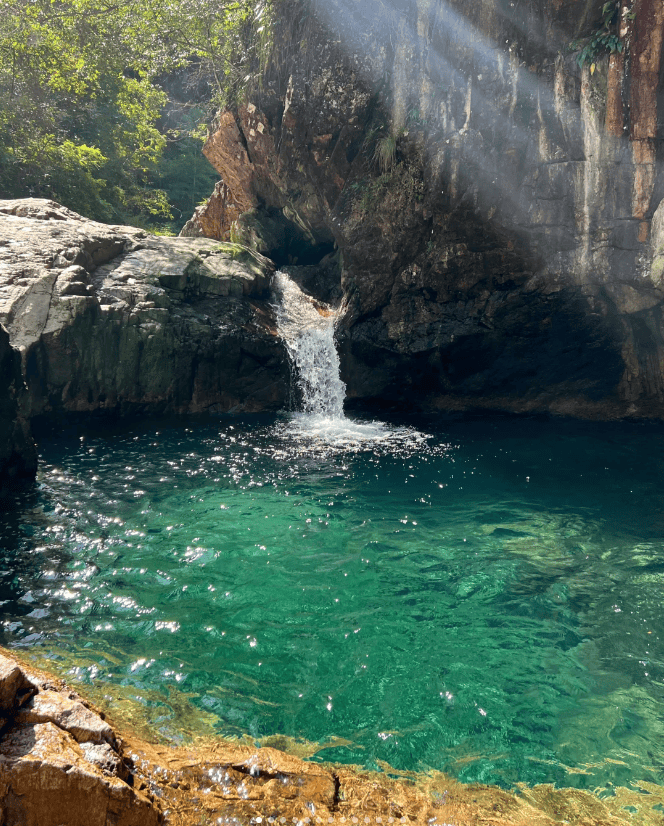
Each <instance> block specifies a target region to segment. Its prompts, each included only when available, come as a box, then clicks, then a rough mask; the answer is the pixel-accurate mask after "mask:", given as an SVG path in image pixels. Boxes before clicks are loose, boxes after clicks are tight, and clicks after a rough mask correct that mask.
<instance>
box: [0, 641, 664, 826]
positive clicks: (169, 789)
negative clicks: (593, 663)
mask: <svg viewBox="0 0 664 826" xmlns="http://www.w3.org/2000/svg"><path fill="white" fill-rule="evenodd" d="M0 698H1V702H2V708H1V711H2V716H3V721H4V723H3V726H2V728H1V729H0V823H2V826H63V824H66V826H159V824H164V826H201V824H213V823H214V824H220V823H222V824H223V823H226V824H253V825H254V826H258V824H266V823H268V824H274V823H279V824H283V823H302V824H305V823H309V824H312V823H325V824H333V826H344V825H345V826H349V824H359V823H364V824H370V825H371V826H379V824H383V826H387V824H393V823H394V824H395V823H401V824H411V826H416V825H417V826H429V825H430V824H438V826H444V824H447V825H448V826H450V825H451V824H454V826H555V824H557V823H560V822H563V821H564V822H565V823H568V824H571V826H590V824H592V826H625V824H627V823H640V824H649V823H652V824H654V823H658V822H660V820H661V815H660V814H659V807H661V805H662V800H663V795H662V790H661V789H660V788H659V787H657V786H655V785H654V784H652V783H641V784H639V786H638V787H636V788H634V789H626V788H618V787H615V788H613V789H612V795H611V796H609V797H606V798H605V799H604V800H600V799H599V798H598V797H596V796H595V795H593V794H591V793H590V792H585V791H580V790H578V789H554V788H553V787H552V786H548V785H543V786H535V787H532V788H526V787H523V788H521V789H520V790H519V793H518V794H514V793H512V792H509V791H505V790H502V789H498V788H496V787H493V786H486V785H482V786H480V785H474V786H464V785H461V784H459V783H457V782H456V781H454V780H453V779H451V778H450V777H448V776H446V775H444V774H441V773H439V772H422V773H419V774H418V773H415V772H407V773H400V772H398V771H395V770H394V769H392V768H391V767H389V766H384V767H383V768H384V771H382V772H367V771H362V770H360V769H358V768H357V767H353V766H340V765H331V764H325V763H319V762H310V761H305V760H302V759H300V758H299V757H296V756H294V755H293V754H289V753H286V752H285V751H283V750H279V749H277V748H273V747H269V746H268V747H263V748H257V747H256V746H255V745H254V744H251V745H249V744H246V743H239V742H228V741H223V740H216V741H211V740H208V741H206V742H199V743H197V744H195V745H193V744H192V745H190V746H186V747H178V748H173V747H170V746H168V745H163V744H161V745H160V744H156V743H150V742H147V741H146V740H141V739H139V738H138V737H136V736H135V735H134V734H132V733H131V732H128V731H122V732H121V733H120V732H119V731H118V730H117V729H115V728H114V727H112V726H111V725H110V724H109V722H108V721H107V720H105V719H103V716H102V715H101V714H100V713H99V712H97V711H96V710H95V709H94V708H92V707H91V706H90V705H89V703H87V702H86V701H85V700H84V699H82V698H81V697H80V696H79V695H78V694H76V693H75V692H72V691H71V690H70V689H69V688H67V686H66V685H64V684H63V683H62V681H60V680H58V679H57V678H56V677H52V676H50V675H48V674H45V673H43V672H36V671H35V670H34V669H32V668H31V667H27V666H25V665H23V664H22V663H21V662H18V661H16V660H15V659H14V658H13V657H12V655H11V654H10V653H9V652H3V653H2V654H0ZM74 719H76V720H77V721H78V723H77V724H76V725H75V726H74V727H73V728H72V726H68V725H67V721H69V722H71V721H72V720H74ZM278 740H280V742H279V745H280V746H281V747H283V748H288V747H289V745H291V746H293V747H294V748H296V749H299V750H300V751H303V749H304V747H303V745H302V744H301V743H300V744H299V745H297V744H295V743H290V742H289V741H288V739H287V738H283V737H282V738H276V737H275V738H272V739H271V742H274V743H275V745H276V744H277V741H278ZM321 749H324V746H318V747H314V746H313V744H312V748H311V749H310V751H309V754H310V755H313V754H315V753H316V752H317V751H320V750H321Z"/></svg>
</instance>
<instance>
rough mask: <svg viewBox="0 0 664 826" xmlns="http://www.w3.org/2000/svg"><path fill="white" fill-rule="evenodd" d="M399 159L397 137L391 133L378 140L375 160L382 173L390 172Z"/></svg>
mask: <svg viewBox="0 0 664 826" xmlns="http://www.w3.org/2000/svg"><path fill="white" fill-rule="evenodd" d="M396 160H397V139H396V136H395V135H392V134H391V133H390V134H388V135H383V137H381V138H378V140H377V141H376V146H375V148H374V161H375V163H376V165H377V166H378V169H379V170H380V171H381V173H383V174H384V173H386V172H389V171H390V169H392V167H393V166H394V164H395V163H396Z"/></svg>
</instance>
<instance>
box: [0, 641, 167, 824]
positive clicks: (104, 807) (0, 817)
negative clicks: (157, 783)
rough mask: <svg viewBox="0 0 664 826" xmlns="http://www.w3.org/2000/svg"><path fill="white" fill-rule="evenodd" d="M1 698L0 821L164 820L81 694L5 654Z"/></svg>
mask: <svg viewBox="0 0 664 826" xmlns="http://www.w3.org/2000/svg"><path fill="white" fill-rule="evenodd" d="M0 697H1V698H2V711H3V717H4V721H5V722H4V726H3V728H2V731H1V732H0V823H2V826H157V824H159V823H161V821H162V814H161V809H160V807H159V806H157V805H156V804H155V802H154V800H153V799H152V798H151V797H149V796H146V795H145V794H142V793H140V792H139V791H137V790H136V789H134V788H132V785H131V784H132V783H133V777H132V776H131V774H130V773H129V771H128V770H127V767H126V765H125V761H124V758H123V753H122V747H121V745H120V743H119V741H118V739H117V738H116V736H115V733H114V732H113V730H112V729H111V727H110V726H109V725H108V723H106V722H105V721H104V720H103V719H102V718H101V717H100V716H99V715H98V714H97V713H96V712H94V711H93V710H92V709H90V708H89V707H88V705H87V704H86V703H85V702H84V701H83V700H81V698H80V697H79V696H78V695H76V694H74V693H72V692H70V691H69V690H68V689H66V688H65V687H64V686H62V685H61V684H58V681H57V680H55V679H49V678H48V677H46V676H44V675H39V674H34V673H31V672H30V671H29V670H27V669H25V668H24V667H22V666H20V665H19V664H18V663H17V662H16V661H14V660H13V659H10V658H9V657H5V656H2V655H0ZM26 701H27V702H26ZM128 780H129V781H130V782H127V781H128Z"/></svg>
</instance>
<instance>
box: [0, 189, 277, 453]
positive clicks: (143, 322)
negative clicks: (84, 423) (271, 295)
mask: <svg viewBox="0 0 664 826" xmlns="http://www.w3.org/2000/svg"><path fill="white" fill-rule="evenodd" d="M0 239H1V240H0V323H2V324H3V325H4V326H5V327H6V329H7V331H8V332H9V337H10V341H11V344H12V345H13V347H15V348H17V349H18V350H19V352H20V355H21V364H22V371H23V378H24V381H25V384H26V385H27V394H26V395H25V396H24V398H23V399H22V400H21V402H20V406H21V409H22V411H23V413H24V416H25V417H26V418H28V419H32V418H34V417H36V416H41V415H44V414H49V415H53V414H57V413H64V412H72V411H96V410H107V411H117V412H120V413H123V414H124V413H200V412H227V411H252V412H253V411H260V410H272V409H279V408H280V407H282V406H283V403H284V400H285V398H286V396H287V390H288V367H287V361H286V356H285V351H284V349H283V347H282V344H281V342H280V341H279V340H278V338H277V336H276V330H275V328H274V324H273V322H272V313H271V309H270V306H269V304H268V302H267V300H266V299H267V298H268V291H269V284H270V279H271V276H272V272H273V269H274V265H273V264H272V262H271V261H269V260H268V259H267V258H265V257H263V256H262V255H260V254H258V253H256V252H253V251H251V250H249V249H247V248H245V247H243V246H241V245H239V244H232V243H219V242H216V241H210V240H208V239H181V238H167V237H156V236H151V235H149V234H148V233H146V232H144V231H142V230H140V229H137V228H135V227H122V226H106V225H104V224H99V223H96V222H94V221H89V220H87V219H85V218H82V217H81V216H80V215H77V214H76V213H74V212H72V211H71V210H68V209H65V208H64V207H62V206H60V205H58V204H56V203H53V202H50V201H45V200H39V199H22V200H17V201H0ZM1 345H2V342H1V341H0V346H1ZM1 357H2V353H1V352H0V358H1ZM0 449H1V448H0Z"/></svg>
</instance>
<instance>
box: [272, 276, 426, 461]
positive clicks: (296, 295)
mask: <svg viewBox="0 0 664 826" xmlns="http://www.w3.org/2000/svg"><path fill="white" fill-rule="evenodd" d="M273 293H274V297H275V305H274V306H275V309H276V315H277V327H278V330H279V334H280V336H281V337H282V339H283V340H284V343H285V344H286V347H287V349H288V353H289V355H290V358H291V361H292V364H293V369H294V371H295V377H296V382H297V387H298V389H299V395H300V396H301V400H300V404H301V408H302V409H301V411H299V412H296V413H293V414H292V415H291V416H290V418H289V421H288V422H287V423H286V424H281V425H279V426H277V428H275V436H277V437H281V438H285V439H290V440H293V439H294V440H296V442H297V443H298V446H299V447H300V448H301V449H305V450H307V451H313V452H316V453H320V452H323V453H329V452H330V451H332V452H336V451H338V450H343V451H357V450H366V449H368V448H372V449H376V448H377V447H379V446H382V447H383V448H386V449H387V450H389V451H390V452H392V451H394V450H395V449H397V448H398V449H399V450H403V449H404V448H405V449H407V450H413V449H416V448H418V447H420V446H421V445H422V443H423V442H424V441H426V440H427V439H428V438H429V437H428V436H426V435H425V434H423V433H419V432H418V431H416V430H414V429H412V428H408V427H396V428H391V427H389V426H388V425H387V424H385V423H384V422H377V421H358V420H357V419H352V418H349V417H348V416H346V415H345V414H344V399H345V396H346V385H345V384H344V383H343V381H342V380H341V377H340V374H339V355H338V353H337V349H336V345H335V343H334V323H335V321H336V312H335V311H334V310H333V309H332V308H331V307H329V306H327V305H326V304H323V303H322V302H320V301H316V300H315V299H313V298H311V297H310V296H308V295H307V294H306V293H304V292H302V290H301V289H300V288H299V287H298V285H297V284H296V283H295V282H294V281H293V280H292V278H291V277H290V276H289V275H288V274H287V273H285V272H281V271H279V272H277V273H276V274H275V276H274V281H273Z"/></svg>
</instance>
